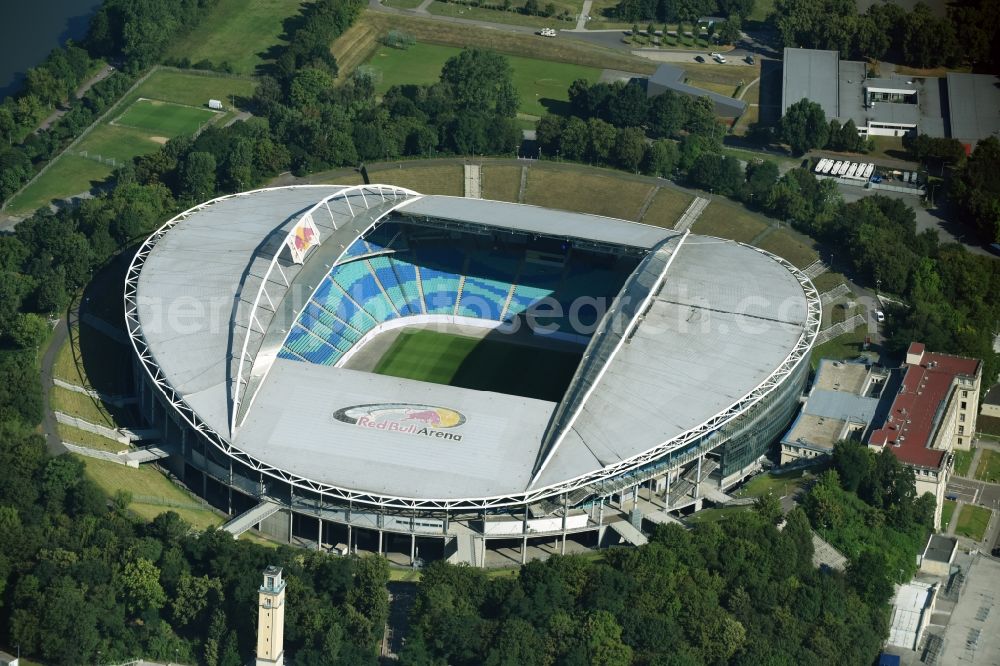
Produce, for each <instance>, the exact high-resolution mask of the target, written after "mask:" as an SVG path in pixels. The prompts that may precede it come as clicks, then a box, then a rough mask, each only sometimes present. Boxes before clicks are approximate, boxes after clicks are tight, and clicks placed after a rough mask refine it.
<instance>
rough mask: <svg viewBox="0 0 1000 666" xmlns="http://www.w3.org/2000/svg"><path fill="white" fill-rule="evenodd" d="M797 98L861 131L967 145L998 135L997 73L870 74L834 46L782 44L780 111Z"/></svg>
mask: <svg viewBox="0 0 1000 666" xmlns="http://www.w3.org/2000/svg"><path fill="white" fill-rule="evenodd" d="M802 99H809V100H811V101H813V102H816V103H817V104H819V105H820V106H821V107H823V112H824V113H825V114H826V117H827V118H828V119H833V118H836V119H837V120H839V121H840V122H841V123H846V122H847V121H848V120H853V121H854V124H855V125H857V127H858V132H859V133H860V134H861V135H862V136H902V135H904V134H906V133H908V132H910V131H916V132H919V133H921V134H927V135H929V136H933V137H950V138H954V139H958V140H959V141H961V142H962V143H965V144H968V145H970V146H971V145H974V144H975V143H976V142H977V141H980V140H981V139H985V138H986V137H988V136H994V135H998V134H1000V78H998V77H996V76H993V75H989V74H966V73H953V72H949V73H948V74H947V76H946V77H944V78H941V77H934V76H912V75H908V74H907V75H904V74H895V73H892V74H889V75H888V76H882V77H872V76H869V72H868V66H867V64H866V63H864V62H859V61H854V60H841V59H840V55H839V53H838V52H837V51H825V50H820V49H798V48H786V49H785V52H784V63H783V73H782V90H781V112H782V115H784V113H785V112H786V111H787V110H788V107H790V106H791V105H792V104H795V103H796V102H798V101H800V100H802Z"/></svg>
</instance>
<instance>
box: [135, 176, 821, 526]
mask: <svg viewBox="0 0 1000 666" xmlns="http://www.w3.org/2000/svg"><path fill="white" fill-rule="evenodd" d="M293 187H294V186H293ZM358 187H369V186H358ZM370 187H376V186H370ZM275 189H284V188H262V189H258V190H252V191H249V192H244V193H240V194H234V195H227V196H224V197H219V198H217V199H213V200H211V201H208V202H205V203H203V204H200V205H198V206H195V207H193V208H191V209H188V210H187V211H184V212H183V213H181V214H179V215H178V216H176V217H174V218H172V219H171V220H169V221H168V222H166V223H165V224H164V225H163V226H161V227H160V228H159V229H157V230H156V231H155V232H154V233H153V234H152V235H150V237H149V238H148V239H147V240H146V241H145V242H144V243H143V245H142V246H141V247H140V248H139V251H138V252H137V253H136V255H135V257H134V258H133V260H132V263H131V264H130V265H129V269H128V273H127V276H126V281H125V293H124V300H125V322H126V326H127V327H128V332H129V339H130V340H131V341H132V347H133V349H134V350H135V352H136V355H137V358H138V360H139V362H140V363H141V364H142V366H143V368H144V369H145V370H146V373H147V374H148V375H149V378H150V379H151V380H152V382H153V384H154V385H155V386H156V387H157V389H158V390H159V391H160V393H161V394H162V396H163V397H164V399H166V401H167V402H168V403H169V404H170V405H171V407H172V408H173V409H174V410H175V411H176V412H177V413H178V414H179V415H180V416H181V418H182V419H183V420H184V421H185V422H186V423H187V424H188V425H190V426H191V427H192V428H193V429H194V430H195V431H196V432H199V433H200V434H201V435H202V436H204V437H205V438H206V439H207V440H208V441H209V442H210V443H211V444H212V445H214V446H215V447H216V448H218V449H219V450H220V451H221V452H222V453H224V454H225V455H226V456H228V457H230V458H232V459H233V460H235V461H237V462H239V463H241V464H243V465H246V466H247V467H248V468H250V469H253V470H254V471H257V472H260V473H261V474H265V475H267V476H269V477H271V478H274V479H277V480H279V481H282V482H284V483H287V484H289V485H290V486H292V487H294V488H299V489H301V490H306V491H310V492H315V493H321V494H323V495H325V496H328V497H330V498H333V499H338V500H342V501H349V502H360V503H363V504H369V505H373V506H376V507H379V508H385V509H407V510H418V509H426V510H481V509H490V508H502V507H510V506H519V505H524V504H530V503H532V502H537V501H539V500H542V499H545V498H549V497H554V496H558V495H561V494H563V493H566V492H570V491H573V490H577V489H580V488H583V487H585V486H587V485H589V484H592V483H596V482H601V481H606V480H609V479H612V478H614V477H616V476H619V475H622V474H625V473H628V472H631V471H634V470H637V469H639V468H642V467H643V466H645V465H647V464H649V463H651V462H654V461H656V460H657V459H659V458H661V457H663V456H665V455H667V454H670V453H673V452H675V451H678V450H680V449H682V448H684V447H686V446H690V445H692V444H697V442H698V440H699V439H701V438H702V437H704V436H706V435H710V434H711V433H712V432H715V431H716V430H718V429H719V428H721V427H722V426H724V425H725V424H726V423H728V422H730V421H732V420H733V419H735V418H738V417H740V416H742V415H743V414H746V413H747V412H749V410H751V409H752V408H753V407H754V406H755V405H757V404H758V403H759V402H760V401H761V400H763V399H764V398H766V397H767V396H768V395H769V394H771V393H772V392H773V391H775V390H776V389H777V388H778V387H779V386H780V385H781V384H782V382H783V381H784V380H785V379H787V378H788V377H789V376H790V375H791V374H792V373H793V372H794V370H795V369H796V368H797V367H798V365H799V363H801V362H803V361H804V360H806V359H807V357H808V354H809V352H810V350H811V349H812V345H813V343H814V341H815V339H816V336H817V334H818V333H819V328H820V324H821V316H822V305H821V303H820V299H819V294H818V292H817V291H816V288H815V287H814V286H813V284H812V282H811V281H810V280H809V278H808V277H806V276H805V274H803V273H802V272H801V271H800V270H799V269H798V268H796V267H795V266H794V265H792V264H791V263H790V262H788V261H787V260H785V259H783V258H781V257H778V256H777V255H774V254H772V253H770V252H767V251H766V250H762V249H760V248H757V247H754V246H752V245H748V244H746V243H739V245H743V246H744V247H747V248H750V249H752V250H754V251H756V252H759V253H760V254H762V255H764V256H767V257H769V258H770V259H772V260H773V261H776V262H777V263H778V264H780V265H781V266H782V267H784V268H785V269H786V270H788V272H789V273H791V274H792V276H793V277H795V279H796V280H797V281H798V282H799V284H800V285H801V286H802V290H803V293H804V295H805V297H806V303H807V313H806V321H805V324H804V326H803V331H802V333H801V334H800V336H799V338H798V340H797V341H796V343H795V345H794V346H793V348H792V350H791V351H790V352H789V353H788V355H787V356H786V357H785V359H784V361H782V362H781V363H780V364H779V365H778V367H777V368H775V370H774V371H772V372H771V374H770V375H768V377H767V378H765V379H764V380H763V381H762V382H761V383H760V384H758V385H757V386H756V387H754V388H753V389H752V390H751V391H749V392H748V393H747V394H746V395H744V396H743V397H742V398H741V399H740V400H738V401H736V402H735V403H733V404H732V405H731V406H730V407H728V408H727V409H725V410H723V411H722V412H719V413H718V414H716V415H715V416H713V417H711V418H709V419H707V420H706V421H704V422H703V423H701V424H699V425H697V426H695V427H694V428H691V429H689V430H687V431H685V432H684V433H681V434H680V435H678V436H676V437H673V438H671V439H670V440H668V441H666V442H663V443H661V444H659V445H657V446H654V447H652V448H650V449H647V450H646V451H644V452H643V453H640V454H637V455H635V456H632V457H630V458H627V459H625V460H622V461H619V462H617V463H615V464H613V465H609V466H607V467H603V468H601V469H599V470H594V471H592V472H589V473H587V474H584V475H581V476H578V477H575V478H572V479H567V480H566V481H563V482H560V483H557V484H551V485H549V486H545V487H543V488H537V489H533V490H525V491H524V492H522V493H513V494H508V495H496V496H491V497H478V498H475V497H474V498H461V499H434V498H413V497H402V496H393V495H385V494H378V493H371V492H366V491H359V490H352V489H349V488H342V487H339V486H335V485H332V484H327V483H320V482H317V481H313V480H311V479H308V478H306V477H303V476H299V475H297V474H292V473H290V472H287V471H285V470H283V469H280V468H277V467H274V466H273V465H270V464H268V463H265V462H264V461H262V460H258V459H256V458H254V457H253V456H251V455H250V454H248V453H246V452H244V451H242V450H240V449H238V448H237V447H235V446H233V445H232V444H231V443H230V442H229V441H228V439H226V438H225V437H223V436H222V435H221V434H219V433H218V432H216V431H215V430H214V429H213V428H211V427H210V426H208V425H207V424H206V423H205V422H204V421H202V420H201V418H200V417H199V416H198V414H197V412H195V411H194V410H193V409H191V408H190V407H189V406H188V405H187V403H186V402H185V401H184V399H183V398H182V397H181V396H180V395H178V394H177V392H176V391H175V390H174V388H173V387H172V386H171V385H170V383H169V382H168V381H167V379H166V377H164V375H163V373H162V371H161V370H160V368H159V366H158V365H157V364H156V362H155V360H154V359H153V357H152V355H151V353H150V351H149V347H148V345H147V344H146V341H145V338H144V337H143V335H142V326H141V324H140V322H139V320H138V311H137V301H136V291H137V284H138V278H139V274H140V273H141V271H142V266H143V264H144V262H145V260H146V258H147V257H148V256H149V253H150V252H151V251H152V248H153V247H154V246H155V245H156V242H158V241H159V239H160V238H162V237H163V235H164V234H166V233H167V232H168V231H169V230H170V229H171V228H173V227H174V226H176V225H177V224H179V223H180V222H181V221H183V220H184V219H187V217H189V216H190V215H191V214H192V213H194V212H197V211H198V210H201V209H203V208H205V207H207V206H210V205H212V204H214V203H217V202H218V201H222V200H225V199H228V198H231V197H238V196H246V195H250V194H254V193H256V192H262V191H269V190H275ZM351 189H354V188H351ZM400 189H401V188H400ZM408 192H409V191H408ZM418 196H419V195H418ZM389 212H391V211H386V214H388V213H389ZM720 240H726V239H720ZM728 242H732V241H728ZM724 443H725V441H722V442H719V444H718V445H716V446H715V447H713V448H717V447H718V446H722V445H723V444H724Z"/></svg>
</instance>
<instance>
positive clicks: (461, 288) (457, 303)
mask: <svg viewBox="0 0 1000 666" xmlns="http://www.w3.org/2000/svg"><path fill="white" fill-rule="evenodd" d="M463 291H465V275H464V274H463V275H462V277H461V279H460V280H459V281H458V295H457V296H456V297H455V309H454V310H453V311H452V314H453V315H455V316H456V317H457V316H458V311H459V310H458V309H459V307H460V306H461V305H462V292H463Z"/></svg>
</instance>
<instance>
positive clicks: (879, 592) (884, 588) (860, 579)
mask: <svg viewBox="0 0 1000 666" xmlns="http://www.w3.org/2000/svg"><path fill="white" fill-rule="evenodd" d="M847 578H848V580H849V581H850V582H851V585H852V586H853V587H854V589H856V590H857V591H858V594H860V595H861V597H862V598H863V599H865V600H866V601H868V602H869V603H871V604H872V605H877V606H881V605H884V604H886V603H888V601H889V599H891V598H892V581H893V580H894V578H895V576H894V575H893V572H892V571H891V570H890V569H889V561H888V560H887V559H886V556H885V554H884V553H882V552H880V551H878V550H875V549H866V550H864V551H863V552H862V553H861V555H860V556H858V558H857V559H856V560H854V561H852V562H851V563H850V564H848V566H847Z"/></svg>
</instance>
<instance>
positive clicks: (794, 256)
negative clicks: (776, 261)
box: [759, 229, 819, 268]
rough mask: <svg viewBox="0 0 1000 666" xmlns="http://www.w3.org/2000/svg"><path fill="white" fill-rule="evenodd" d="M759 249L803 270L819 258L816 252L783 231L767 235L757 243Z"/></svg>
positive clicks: (779, 230)
mask: <svg viewBox="0 0 1000 666" xmlns="http://www.w3.org/2000/svg"><path fill="white" fill-rule="evenodd" d="M759 247H760V248H761V249H762V250H767V251H768V252H773V253H774V254H776V255H778V256H779V257H784V258H785V259H787V260H788V261H789V262H791V263H792V264H794V265H795V266H798V267H799V268H805V267H806V266H808V265H809V264H811V263H812V262H814V261H816V260H817V259H818V258H819V255H818V254H817V253H816V250H814V249H813V248H811V247H810V246H808V245H806V244H805V243H803V242H801V241H799V240H798V239H797V238H795V237H794V236H792V235H791V234H790V233H789V232H787V231H786V230H784V229H778V230H776V231H775V232H773V233H771V234H768V235H767V236H766V237H764V239H763V240H762V241H761V242H760V243H759Z"/></svg>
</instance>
